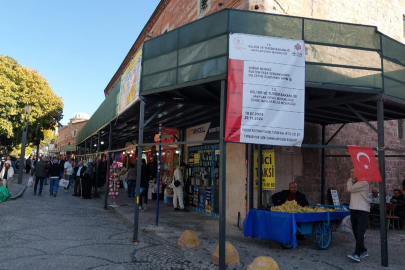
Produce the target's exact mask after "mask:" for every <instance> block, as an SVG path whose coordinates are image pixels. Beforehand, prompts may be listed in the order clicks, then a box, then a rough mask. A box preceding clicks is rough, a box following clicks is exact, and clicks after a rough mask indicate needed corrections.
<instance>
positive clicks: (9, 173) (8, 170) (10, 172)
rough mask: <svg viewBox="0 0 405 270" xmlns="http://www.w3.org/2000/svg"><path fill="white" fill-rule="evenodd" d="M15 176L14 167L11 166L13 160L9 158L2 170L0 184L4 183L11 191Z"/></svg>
mask: <svg viewBox="0 0 405 270" xmlns="http://www.w3.org/2000/svg"><path fill="white" fill-rule="evenodd" d="M13 177H14V169H13V167H12V166H11V161H10V160H7V161H6V162H5V163H4V166H3V169H1V171H0V184H2V185H4V186H5V187H6V188H7V189H8V191H9V192H10V193H11V181H12V180H13Z"/></svg>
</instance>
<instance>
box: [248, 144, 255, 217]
mask: <svg viewBox="0 0 405 270" xmlns="http://www.w3.org/2000/svg"><path fill="white" fill-rule="evenodd" d="M254 154H255V145H254V144H249V158H248V162H249V164H248V169H249V173H248V177H249V185H248V188H249V191H248V198H249V203H248V208H249V210H250V209H253V191H254V188H255V161H254V158H255V155H254Z"/></svg>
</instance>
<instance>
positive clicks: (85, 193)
mask: <svg viewBox="0 0 405 270" xmlns="http://www.w3.org/2000/svg"><path fill="white" fill-rule="evenodd" d="M93 177H94V167H93V159H92V158H89V162H88V163H87V168H86V170H85V171H84V175H83V178H82V198H83V199H91V184H92V182H93Z"/></svg>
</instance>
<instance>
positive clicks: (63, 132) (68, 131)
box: [57, 120, 88, 149]
mask: <svg viewBox="0 0 405 270" xmlns="http://www.w3.org/2000/svg"><path fill="white" fill-rule="evenodd" d="M87 121H88V120H83V121H80V122H72V120H70V121H69V123H68V125H67V126H66V127H64V128H62V129H60V130H59V137H58V146H57V147H58V148H59V149H60V148H62V147H65V146H66V145H68V144H69V143H70V144H71V145H72V144H76V137H75V136H73V135H72V132H73V131H74V130H76V135H77V134H78V133H79V131H80V130H81V129H82V128H83V127H84V126H85V125H86V123H87Z"/></svg>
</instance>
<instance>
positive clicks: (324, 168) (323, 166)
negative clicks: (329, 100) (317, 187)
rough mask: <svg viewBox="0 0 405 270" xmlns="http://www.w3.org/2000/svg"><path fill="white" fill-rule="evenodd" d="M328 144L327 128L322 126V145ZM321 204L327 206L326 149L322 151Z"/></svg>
mask: <svg viewBox="0 0 405 270" xmlns="http://www.w3.org/2000/svg"><path fill="white" fill-rule="evenodd" d="M325 143H326V126H325V125H322V145H325ZM321 155H322V159H321V204H325V181H326V179H325V178H326V177H325V170H326V163H325V161H326V160H325V148H322V149H321Z"/></svg>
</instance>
